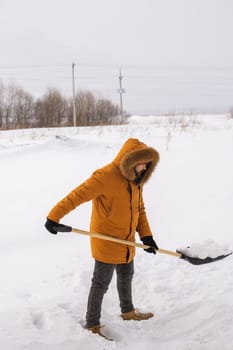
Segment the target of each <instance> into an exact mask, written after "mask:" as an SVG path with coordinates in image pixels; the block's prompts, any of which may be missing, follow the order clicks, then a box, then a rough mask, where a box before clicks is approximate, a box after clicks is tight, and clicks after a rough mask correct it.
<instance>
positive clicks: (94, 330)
mask: <svg viewBox="0 0 233 350" xmlns="http://www.w3.org/2000/svg"><path fill="white" fill-rule="evenodd" d="M102 328H104V326H101V325H97V326H94V327H90V328H86V329H87V330H88V331H91V332H92V333H93V334H97V335H99V336H101V337H103V338H105V339H107V340H110V341H112V340H113V339H111V338H110V337H108V336H107V335H105V334H103V332H102V331H101V329H102Z"/></svg>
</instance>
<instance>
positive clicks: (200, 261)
mask: <svg viewBox="0 0 233 350" xmlns="http://www.w3.org/2000/svg"><path fill="white" fill-rule="evenodd" d="M176 252H177V253H179V254H181V259H184V260H186V261H188V262H189V263H190V264H192V265H203V264H209V263H211V262H214V261H217V260H222V259H224V258H226V257H227V256H229V255H231V254H232V252H230V253H228V254H225V255H219V256H216V257H215V258H211V257H207V258H204V259H201V258H194V257H191V256H188V255H185V254H184V253H182V252H180V251H179V250H177V251H176Z"/></svg>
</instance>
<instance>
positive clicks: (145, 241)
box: [142, 236, 159, 254]
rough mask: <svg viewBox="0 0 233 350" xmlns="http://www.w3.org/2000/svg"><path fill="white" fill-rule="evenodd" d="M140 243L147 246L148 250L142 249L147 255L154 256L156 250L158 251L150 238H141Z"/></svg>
mask: <svg viewBox="0 0 233 350" xmlns="http://www.w3.org/2000/svg"><path fill="white" fill-rule="evenodd" d="M142 242H143V244H145V245H149V246H150V248H147V249H144V250H145V252H147V253H153V254H156V250H157V249H159V247H158V246H157V244H156V243H155V241H154V240H153V237H152V236H145V237H143V238H142Z"/></svg>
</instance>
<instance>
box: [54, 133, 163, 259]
mask: <svg viewBox="0 0 233 350" xmlns="http://www.w3.org/2000/svg"><path fill="white" fill-rule="evenodd" d="M158 160H159V154H158V152H157V151H156V150H155V149H153V148H152V147H148V146H146V145H145V144H144V143H142V142H140V141H139V140H137V139H133V138H130V139H128V140H127V141H126V142H125V144H124V145H123V146H122V148H121V150H120V151H119V153H118V154H117V156H116V157H115V159H114V160H113V161H112V162H111V163H109V164H107V165H106V166H104V167H103V168H101V169H98V170H96V171H95V172H94V173H93V175H92V176H91V177H90V178H89V179H87V180H86V181H85V182H84V183H82V184H81V185H80V186H78V187H76V188H75V189H74V190H73V191H72V192H70V193H69V194H68V195H67V196H66V197H65V198H63V199H62V200H61V201H60V202H58V203H57V205H55V207H54V208H53V209H52V210H51V211H50V213H49V214H48V218H49V219H50V220H53V221H55V222H59V220H60V219H61V218H62V217H64V216H65V215H66V214H68V213H69V212H70V211H71V210H73V209H75V208H76V207H77V206H79V205H80V204H82V203H84V202H87V201H90V200H92V215H91V223H90V230H91V232H97V233H102V234H105V235H109V236H112V237H116V238H120V239H125V240H129V241H133V242H134V241H135V232H136V231H138V233H139V235H140V238H143V237H145V236H151V235H152V233H151V229H150V226H149V223H148V220H147V216H146V211H145V206H144V202H143V194H142V189H143V184H144V183H145V182H146V181H147V180H148V179H149V177H150V176H151V174H152V172H153V170H154V169H155V167H156V165H157V163H158ZM139 163H146V164H147V169H146V171H145V172H144V174H143V175H142V176H141V178H139V179H138V178H137V176H136V173H135V166H136V165H137V164H139ZM91 250H92V256H93V257H94V259H96V260H98V261H102V262H105V263H109V264H122V263H129V262H130V261H132V259H133V258H134V255H135V248H134V247H131V246H127V245H123V244H119V243H115V242H111V241H105V240H101V239H98V238H91Z"/></svg>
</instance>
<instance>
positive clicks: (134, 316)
mask: <svg viewBox="0 0 233 350" xmlns="http://www.w3.org/2000/svg"><path fill="white" fill-rule="evenodd" d="M153 316H154V314H152V312H146V313H143V312H139V311H138V310H132V311H130V312H124V313H122V314H121V318H122V319H123V320H124V321H130V320H134V321H142V320H148V319H149V318H151V317H153Z"/></svg>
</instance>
